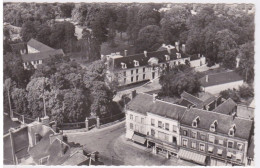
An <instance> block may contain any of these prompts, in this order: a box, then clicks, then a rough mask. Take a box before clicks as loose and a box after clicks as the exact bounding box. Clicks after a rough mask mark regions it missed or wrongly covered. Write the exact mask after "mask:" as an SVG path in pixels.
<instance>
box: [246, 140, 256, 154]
mask: <svg viewBox="0 0 260 168" xmlns="http://www.w3.org/2000/svg"><path fill="white" fill-rule="evenodd" d="M254 139H255V137H254V136H252V137H251V142H250V144H249V148H248V152H247V153H248V157H249V158H254V156H255V151H254V150H255V140H254Z"/></svg>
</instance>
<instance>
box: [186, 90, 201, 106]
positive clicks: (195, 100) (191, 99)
mask: <svg viewBox="0 0 260 168" xmlns="http://www.w3.org/2000/svg"><path fill="white" fill-rule="evenodd" d="M181 98H183V99H185V100H187V101H188V102H190V103H192V104H194V105H196V106H197V105H198V104H200V103H202V100H200V99H199V98H197V97H195V96H193V95H192V94H189V93H187V92H185V91H184V92H183V93H182V94H181Z"/></svg>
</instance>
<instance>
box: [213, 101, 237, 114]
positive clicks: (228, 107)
mask: <svg viewBox="0 0 260 168" xmlns="http://www.w3.org/2000/svg"><path fill="white" fill-rule="evenodd" d="M236 106H237V104H236V103H235V102H234V101H233V100H232V99H230V98H229V99H227V100H226V101H224V102H223V103H222V104H220V105H219V106H217V107H216V108H215V109H214V110H213V111H214V112H218V113H222V114H227V115H230V114H231V113H232V112H233V110H234V108H236Z"/></svg>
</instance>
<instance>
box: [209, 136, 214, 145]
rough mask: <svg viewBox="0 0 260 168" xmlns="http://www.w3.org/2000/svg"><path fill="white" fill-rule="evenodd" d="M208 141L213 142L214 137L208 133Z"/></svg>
mask: <svg viewBox="0 0 260 168" xmlns="http://www.w3.org/2000/svg"><path fill="white" fill-rule="evenodd" d="M209 142H211V143H214V142H215V137H214V136H211V135H209Z"/></svg>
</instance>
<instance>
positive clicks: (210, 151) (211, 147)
mask: <svg viewBox="0 0 260 168" xmlns="http://www.w3.org/2000/svg"><path fill="white" fill-rule="evenodd" d="M213 149H214V147H213V146H210V145H209V146H208V152H209V153H213Z"/></svg>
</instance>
